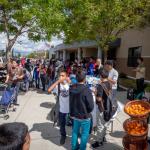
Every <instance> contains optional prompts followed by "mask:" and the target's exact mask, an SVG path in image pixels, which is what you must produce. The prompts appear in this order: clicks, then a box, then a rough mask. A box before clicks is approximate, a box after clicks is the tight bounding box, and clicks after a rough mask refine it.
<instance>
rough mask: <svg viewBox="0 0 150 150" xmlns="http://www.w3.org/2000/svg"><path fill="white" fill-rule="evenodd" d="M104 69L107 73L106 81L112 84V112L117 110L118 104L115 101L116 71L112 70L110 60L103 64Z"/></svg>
mask: <svg viewBox="0 0 150 150" xmlns="http://www.w3.org/2000/svg"><path fill="white" fill-rule="evenodd" d="M105 69H106V70H107V71H108V72H109V76H108V81H109V82H110V83H111V84H112V105H113V110H114V111H116V110H117V108H118V104H117V100H116V94H117V82H118V71H117V70H116V69H114V68H113V61H112V60H107V61H106V62H105Z"/></svg>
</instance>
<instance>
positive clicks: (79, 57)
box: [78, 48, 81, 61]
mask: <svg viewBox="0 0 150 150" xmlns="http://www.w3.org/2000/svg"><path fill="white" fill-rule="evenodd" d="M80 60H81V48H78V61H80Z"/></svg>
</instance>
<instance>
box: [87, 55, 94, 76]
mask: <svg viewBox="0 0 150 150" xmlns="http://www.w3.org/2000/svg"><path fill="white" fill-rule="evenodd" d="M87 75H90V76H93V75H94V63H93V58H90V63H89V65H88V68H87Z"/></svg>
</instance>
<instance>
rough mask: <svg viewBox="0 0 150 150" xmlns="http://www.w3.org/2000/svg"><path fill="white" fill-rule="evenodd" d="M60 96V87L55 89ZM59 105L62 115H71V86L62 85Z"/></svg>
mask: <svg viewBox="0 0 150 150" xmlns="http://www.w3.org/2000/svg"><path fill="white" fill-rule="evenodd" d="M55 90H56V93H57V95H58V85H57V86H56V88H55ZM59 104H60V110H59V111H60V112H61V113H69V84H68V83H66V84H60V95H59Z"/></svg>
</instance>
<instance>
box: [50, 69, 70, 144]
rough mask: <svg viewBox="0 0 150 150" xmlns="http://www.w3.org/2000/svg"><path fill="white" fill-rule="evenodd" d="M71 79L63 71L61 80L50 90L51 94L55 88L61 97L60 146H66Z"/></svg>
mask: <svg viewBox="0 0 150 150" xmlns="http://www.w3.org/2000/svg"><path fill="white" fill-rule="evenodd" d="M70 82H71V81H70V79H69V78H68V77H67V72H66V71H64V70H63V71H61V72H60V75H59V80H58V81H56V82H55V83H54V84H53V85H52V86H51V87H50V88H49V89H48V92H49V93H50V92H51V91H52V90H53V89H54V88H55V90H56V93H57V95H59V106H60V108H59V123H60V134H61V139H60V144H61V145H63V144H65V139H66V129H65V125H66V115H67V114H68V113H69V84H70ZM59 84H60V93H59V94H58V91H59V90H58V85H59Z"/></svg>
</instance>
